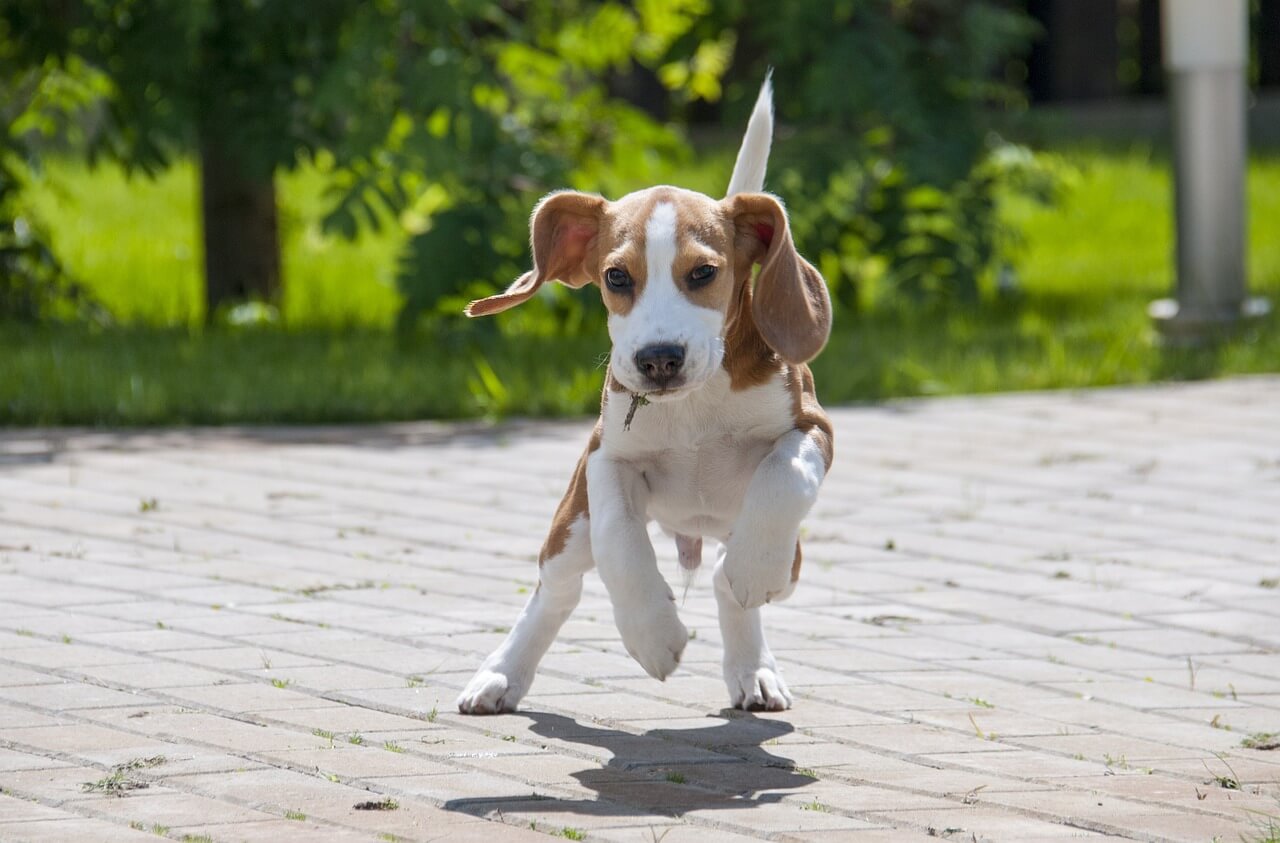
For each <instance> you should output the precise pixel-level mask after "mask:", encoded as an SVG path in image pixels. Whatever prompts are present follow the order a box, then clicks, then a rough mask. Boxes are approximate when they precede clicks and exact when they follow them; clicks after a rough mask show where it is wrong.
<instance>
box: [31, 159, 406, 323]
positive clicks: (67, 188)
mask: <svg viewBox="0 0 1280 843" xmlns="http://www.w3.org/2000/svg"><path fill="white" fill-rule="evenodd" d="M277 183H278V193H279V202H280V231H281V249H282V252H283V254H282V261H283V266H284V272H285V275H286V283H285V285H284V297H283V300H282V301H281V306H280V310H281V316H282V321H283V322H284V324H285V325H286V326H289V327H307V328H325V329H333V328H348V327H365V328H370V327H372V328H382V327H386V326H388V325H390V324H391V322H392V320H393V319H394V318H395V313H396V310H397V309H398V308H399V305H400V296H399V293H397V292H396V288H395V281H394V278H395V259H396V251H397V249H398V248H399V246H400V244H401V242H402V235H400V234H399V233H398V229H396V228H395V227H387V228H384V230H383V232H382V233H381V234H380V235H379V236H376V237H365V238H362V239H361V240H359V241H357V242H354V243H352V242H348V241H346V240H343V239H342V238H340V237H327V236H325V235H323V234H322V233H321V231H320V220H321V216H322V212H323V209H324V207H325V203H324V198H323V193H324V189H325V181H324V177H323V175H322V174H321V173H318V172H316V171H315V170H312V169H302V170H299V171H296V172H293V173H288V174H285V175H283V176H281V177H280V178H279V179H278V180H277ZM196 188H197V184H196V171H195V169H194V167H192V166H191V165H190V164H188V163H180V164H178V165H177V166H174V167H173V168H171V169H170V170H168V171H166V172H165V173H163V174H162V175H161V176H160V177H159V178H157V179H156V180H154V181H152V180H150V179H147V178H146V177H145V176H142V175H137V176H135V177H133V178H129V177H127V176H126V175H125V174H124V173H123V172H122V171H121V169H120V168H118V167H114V166H100V167H98V168H96V169H89V168H88V167H87V166H86V165H84V164H78V163H69V162H54V163H53V164H52V165H50V166H49V167H48V168H47V170H46V171H45V172H44V173H43V176H42V178H41V179H40V181H39V182H38V189H37V190H35V191H34V192H33V202H32V209H33V211H34V212H35V214H36V216H37V217H38V218H39V219H41V220H44V221H45V222H46V225H47V228H48V229H49V232H50V235H51V238H52V240H53V246H54V249H55V251H56V252H57V253H58V255H59V257H60V258H61V259H62V260H63V262H64V263H65V264H66V265H67V268H68V269H69V270H70V272H71V273H72V274H73V275H74V276H75V277H77V278H79V279H82V280H83V281H84V282H85V283H86V285H87V286H88V287H89V288H90V289H91V290H92V291H93V293H94V294H95V296H96V297H97V298H98V299H99V300H100V301H101V302H102V303H103V304H104V305H105V306H106V307H107V309H108V310H109V311H110V312H111V313H112V315H113V316H114V317H115V318H116V319H117V320H118V321H120V322H122V323H125V324H127V325H149V326H174V325H184V326H187V325H189V326H197V325H199V324H200V323H201V322H202V321H203V319H204V299H203V293H202V288H201V281H200V279H201V275H202V269H201V261H202V257H201V255H202V254H203V251H202V250H203V247H202V244H201V242H200V229H199V215H198V213H197V205H196V202H197V193H196Z"/></svg>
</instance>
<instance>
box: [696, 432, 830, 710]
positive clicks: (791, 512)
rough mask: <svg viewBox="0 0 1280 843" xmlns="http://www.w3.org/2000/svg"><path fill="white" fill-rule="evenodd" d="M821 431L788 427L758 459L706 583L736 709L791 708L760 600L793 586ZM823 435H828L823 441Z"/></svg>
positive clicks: (816, 480) (820, 474)
mask: <svg viewBox="0 0 1280 843" xmlns="http://www.w3.org/2000/svg"><path fill="white" fill-rule="evenodd" d="M825 435H827V434H825V433H824V432H822V431H820V430H810V431H801V430H793V431H791V432H790V433H788V434H786V435H785V436H783V437H782V438H781V439H779V440H778V442H777V444H776V445H774V447H773V450H772V451H770V452H769V454H768V455H766V456H765V458H764V459H763V460H762V461H761V462H760V465H759V466H758V467H757V468H756V471H755V474H754V475H753V476H752V478H751V483H750V485H749V486H748V487H747V494H746V497H745V498H744V500H743V503H742V509H741V511H740V512H739V513H738V517H737V519H736V520H735V522H734V526H733V531H732V532H731V533H730V534H729V538H728V541H727V542H726V543H725V547H724V548H723V551H722V553H721V555H720V559H719V561H718V562H717V563H716V569H715V574H714V575H713V578H712V582H713V584H714V586H715V593H716V603H717V604H718V607H719V610H720V633H721V637H722V638H723V639H724V679H725V684H726V685H728V687H729V701H730V702H731V703H732V704H733V705H734V706H736V707H738V708H767V709H770V710H773V711H778V710H781V709H785V708H790V707H791V692H790V691H789V690H788V689H787V685H786V682H784V681H783V679H782V674H781V672H780V671H779V670H778V666H777V663H776V662H775V661H774V658H773V653H772V652H771V651H770V650H769V645H768V644H767V643H766V642H765V638H764V625H763V623H762V622H761V618H760V608H759V607H760V605H761V604H763V603H767V602H769V601H770V600H782V599H784V598H786V597H787V596H788V595H790V593H791V591H792V590H793V589H794V588H795V580H796V577H797V576H798V574H799V562H800V544H799V534H800V521H801V519H803V518H804V516H805V515H806V514H807V513H808V512H809V508H810V507H812V506H813V502H814V501H815V500H816V499H817V496H818V488H819V487H820V486H821V485H822V480H823V478H824V477H825V476H826V472H827V461H826V454H827V453H829V450H827V449H824V448H823V444H824V443H823V442H822V441H821V440H820V437H822V436H825ZM828 442H829V440H828Z"/></svg>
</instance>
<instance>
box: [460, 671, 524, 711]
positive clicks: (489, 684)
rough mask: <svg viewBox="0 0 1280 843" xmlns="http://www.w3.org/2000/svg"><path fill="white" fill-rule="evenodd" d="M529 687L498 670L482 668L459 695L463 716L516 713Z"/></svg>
mask: <svg viewBox="0 0 1280 843" xmlns="http://www.w3.org/2000/svg"><path fill="white" fill-rule="evenodd" d="M527 690H528V685H527V684H526V683H523V682H517V681H514V680H513V678H512V677H510V676H508V675H507V674H505V673H501V672H499V671H496V670H487V669H485V668H481V669H480V671H479V672H478V673H476V675H475V676H473V677H472V678H471V681H470V682H468V683H467V687H466V688H465V689H464V690H463V691H462V693H461V694H459V695H458V711H460V712H462V713H463V714H502V713H504V712H508V711H515V710H516V706H517V705H518V704H519V703H520V700H521V698H522V697H524V694H525V691H527Z"/></svg>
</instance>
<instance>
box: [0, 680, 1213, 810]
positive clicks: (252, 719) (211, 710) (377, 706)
mask: <svg viewBox="0 0 1280 843" xmlns="http://www.w3.org/2000/svg"><path fill="white" fill-rule="evenodd" d="M4 661H7V660H4ZM216 670H218V671H220V672H226V673H231V674H232V675H238V676H242V677H243V676H246V674H244V672H242V671H230V670H226V669H216ZM62 673H67V674H72V675H68V676H64V678H68V679H74V680H75V681H79V682H82V683H85V684H94V685H98V686H99V687H105V688H110V689H112V690H122V691H129V690H131V689H129V688H128V687H125V686H116V685H113V684H112V683H107V682H101V681H98V680H95V679H93V678H92V677H83V676H76V675H74V673H73V671H72V670H71V669H66V668H64V669H60V670H58V671H55V675H60V674H62ZM248 678H250V679H251V680H253V679H255V677H252V676H251V675H249V676H248ZM257 684H261V683H257ZM291 687H294V686H291ZM903 687H909V686H903ZM296 690H299V691H307V690H308V689H307V688H306V686H302V685H299V686H296ZM614 690H620V689H614ZM630 692H631V693H636V692H635V691H634V690H631V691H630ZM149 693H151V694H152V695H153V696H156V697H157V698H163V697H165V696H168V695H164V694H163V692H162V691H161V692H157V691H149ZM640 695H641V696H646V697H650V698H652V699H657V700H660V701H665V700H662V698H661V697H655V696H652V695H648V694H640ZM315 696H316V698H317V699H325V700H328V701H332V702H340V703H343V704H346V705H353V706H359V707H363V708H369V709H371V710H375V711H382V712H383V713H388V714H398V715H401V716H407V717H411V718H413V719H421V718H420V717H419V716H418V715H417V714H416V712H414V711H413V710H412V709H404V708H401V707H398V706H390V705H387V704H384V703H371V702H370V701H368V700H364V699H361V698H359V697H354V696H350V695H347V694H344V693H342V692H330V693H328V694H326V693H323V692H318V693H317V694H316V695H315ZM822 701H823V702H825V703H826V704H829V705H832V704H838V703H836V702H833V701H829V700H822ZM7 702H8V704H10V705H20V706H21V707H24V708H29V709H30V710H38V709H37V708H35V707H29V706H26V705H25V704H21V703H17V702H14V701H7ZM164 702H165V704H168V705H174V706H178V707H180V708H188V709H191V710H195V711H202V712H203V713H207V714H213V715H215V716H218V717H224V718H227V719H231V720H237V721H239V722H242V723H246V724H248V725H253V726H268V725H271V726H275V727H276V728H284V729H286V730H289V731H293V732H297V733H299V734H311V732H308V731H307V730H306V728H305V727H302V726H298V725H296V724H291V723H287V722H283V721H277V720H274V719H273V718H270V716H269V713H265V714H258V713H253V714H249V715H246V714H244V713H240V712H231V711H227V710H224V709H218V708H215V707H209V706H205V707H204V708H192V703H191V702H190V701H189V700H186V699H185V698H175V697H170V698H169V699H167V700H164ZM115 707H128V706H115ZM544 707H545V708H546V709H547V710H548V711H549V712H551V713H555V714H561V715H563V716H569V717H572V713H571V712H567V711H564V710H558V709H556V708H554V707H551V706H544ZM843 707H847V708H852V709H853V710H854V711H864V712H867V713H871V712H869V710H863V709H857V708H853V707H850V706H843ZM95 710H96V709H95ZM62 714H63V715H64V716H74V712H62ZM458 719H460V718H453V717H451V719H450V721H449V722H448V725H449V726H450V727H451V728H456V729H462V730H463V731H471V732H473V733H479V734H484V735H487V734H489V733H490V732H491V730H490V729H486V728H482V727H480V726H471V725H470V724H467V723H465V722H455V721H456V720H458ZM84 720H85V722H87V723H92V724H94V725H101V724H100V723H98V722H97V721H94V720H92V719H89V718H84ZM264 721H266V722H264ZM594 722H596V723H598V724H601V725H604V726H607V727H608V728H611V729H617V730H619V731H623V730H625V729H626V728H627V725H626V723H625V721H623V722H618V721H614V720H610V719H595V720H594ZM901 722H903V723H904V724H909V723H914V722H915V721H914V720H912V719H902V721H901ZM111 728H114V729H117V730H119V731H124V732H127V733H131V734H136V735H138V736H141V737H151V736H152V735H151V733H148V732H145V731H142V730H134V729H128V728H125V727H123V726H120V725H119V724H112V726H111ZM931 728H935V729H938V730H939V731H944V732H951V733H954V734H967V732H965V730H963V729H959V728H955V729H951V728H948V727H938V726H931ZM805 731H806V734H809V735H810V736H817V737H821V738H824V739H825V740H827V741H829V742H835V743H840V744H843V745H848V746H854V747H857V748H859V749H863V750H864V751H869V752H875V753H879V754H882V755H886V756H888V757H893V758H897V759H898V760H902V761H906V762H909V763H913V764H918V765H920V766H921V767H925V768H930V769H938V770H957V771H963V772H970V773H974V774H978V775H984V776H988V777H992V778H1004V779H1006V780H1009V781H1017V782H1021V783H1036V784H1043V783H1044V782H1041V781H1040V780H1039V779H1037V778H1035V777H1030V776H1012V775H1008V774H994V773H991V772H990V771H987V770H984V769H982V768H981V767H974V766H970V765H964V764H960V763H956V762H952V763H951V764H949V765H940V764H937V763H936V762H935V763H925V761H923V760H921V759H920V758H918V757H915V756H913V755H912V754H910V753H897V752H893V751H891V750H886V749H884V748H883V747H879V746H876V745H874V744H864V743H860V742H858V741H855V740H852V739H850V738H848V737H843V736H837V735H829V734H825V733H823V730H822V727H814V728H810V729H806V730H805ZM631 734H633V735H637V736H643V735H638V734H637V733H635V732H631ZM166 739H171V740H187V741H188V742H190V740H189V739H184V738H179V737H174V736H166ZM660 739H662V740H667V739H666V738H665V737H662V738H660ZM516 742H517V743H521V741H520V739H519V738H517V739H516ZM668 742H674V741H668ZM1001 742H1002V743H1003V742H1009V743H1011V744H1012V745H1014V746H1016V747H1018V748H1020V749H1034V750H1035V751H1038V752H1042V753H1047V754H1050V755H1054V756H1057V757H1061V758H1070V757H1071V756H1070V755H1069V754H1068V753H1066V752H1065V751H1062V752H1058V751H1054V750H1046V749H1044V748H1042V747H1033V746H1028V745H1022V744H1017V743H1014V742H1013V741H1012V740H1010V739H1007V738H1002V739H1001ZM682 745H683V744H682ZM689 745H690V746H697V748H699V749H704V750H707V749H710V748H709V747H705V746H699V745H697V744H689ZM209 747H212V748H217V747H216V745H207V746H206V748H209ZM370 749H372V747H371V748H370ZM710 751H713V752H717V753H720V754H726V755H730V756H733V757H736V758H738V759H740V760H743V761H749V760H752V757H753V756H752V755H751V754H750V753H734V752H732V748H731V747H722V748H719V749H711V750H710ZM410 754H412V755H419V753H416V752H413V753H410ZM421 755H422V757H424V758H426V759H428V760H432V761H435V762H437V763H446V764H452V765H453V766H457V767H461V768H463V769H464V770H470V771H472V772H484V768H482V767H474V766H472V765H466V764H465V763H458V760H457V759H455V758H448V759H447V760H445V759H442V758H440V757H439V756H431V755H428V754H425V753H422V754H421ZM241 757H244V758H245V759H246V760H251V761H255V762H257V763H261V764H266V765H268V766H272V767H276V768H278V769H279V768H284V769H292V770H294V771H295V772H303V773H306V772H307V771H305V770H304V769H299V768H294V767H292V766H290V765H281V764H278V763H276V762H275V761H272V760H270V759H266V758H262V757H257V756H255V755H252V754H248V755H241ZM581 760H588V761H590V760H592V759H590V757H589V756H586V755H585V754H584V755H583V756H582V758H581ZM790 769H794V767H792V768H790ZM1162 775H1166V776H1174V777H1178V778H1184V779H1186V780H1188V781H1192V782H1200V781H1202V779H1201V778H1200V777H1193V776H1190V775H1187V774H1177V773H1171V772H1169V771H1162ZM822 778H826V779H829V780H836V781H844V782H846V783H850V784H859V785H874V786H876V787H879V788H882V789H887V790H894V791H898V792H903V793H912V794H916V795H930V793H929V791H927V790H924V789H920V788H911V787H907V786H903V785H893V784H889V783H883V782H875V781H872V780H866V779H859V778H856V777H848V776H843V775H840V774H838V773H837V774H834V775H833V774H830V773H828V774H824V776H823V777H822ZM525 784H528V785H529V786H534V787H536V786H537V785H536V784H535V783H532V782H528V781H527V780H526V781H525ZM200 795H207V794H200ZM1111 798H1112V799H1116V798H1117V797H1114V796H1112V797H1111ZM1121 800H1122V801H1124V800H1123V798H1121ZM953 801H957V802H960V803H961V804H963V803H962V799H961V798H956V799H954V800H953ZM1149 801H1150V800H1149ZM984 804H987V803H984ZM1154 804H1162V805H1168V807H1173V808H1175V809H1177V810H1179V811H1184V810H1185V809H1183V808H1182V807H1180V806H1177V805H1176V804H1169V803H1160V802H1155V803H1154ZM997 807H1000V808H1001V809H1004V810H1009V809H1006V808H1004V806H997ZM1193 813H1198V814H1202V815H1207V816H1220V817H1229V815H1227V814H1223V813H1222V812H1217V811H1213V812H1210V811H1205V810H1197V811H1194V812H1193ZM1027 815H1028V816H1035V817H1036V818H1038V819H1043V818H1044V817H1041V816H1040V815H1039V814H1036V813H1034V812H1031V813H1027ZM850 816H854V815H853V814H850ZM1046 816H1048V815H1046ZM857 818H859V819H869V820H882V819H883V817H882V816H879V815H876V816H874V817H873V816H871V815H870V814H869V813H868V814H867V815H866V816H861V815H858V816H857ZM1081 827H1085V826H1081ZM1088 828H1089V829H1090V830H1095V831H1100V832H1103V833H1114V832H1115V831H1116V830H1117V827H1114V826H1108V827H1107V828H1106V829H1103V828H1092V827H1088Z"/></svg>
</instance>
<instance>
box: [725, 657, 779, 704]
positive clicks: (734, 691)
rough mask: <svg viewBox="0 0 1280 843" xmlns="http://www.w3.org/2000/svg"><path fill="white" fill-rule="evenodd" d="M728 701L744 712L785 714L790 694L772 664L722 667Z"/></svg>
mask: <svg viewBox="0 0 1280 843" xmlns="http://www.w3.org/2000/svg"><path fill="white" fill-rule="evenodd" d="M724 681H725V684H727V685H728V686H729V702H730V703H731V704H732V705H733V707H734V708H741V709H743V710H744V711H750V710H753V709H754V710H757V711H758V710H760V709H764V710H765V711H785V710H787V709H788V708H791V691H790V690H788V689H787V683H786V682H784V681H782V674H781V673H779V672H778V668H777V667H775V666H772V665H758V666H752V667H740V668H734V667H729V666H727V665H726V666H725V671H724Z"/></svg>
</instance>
